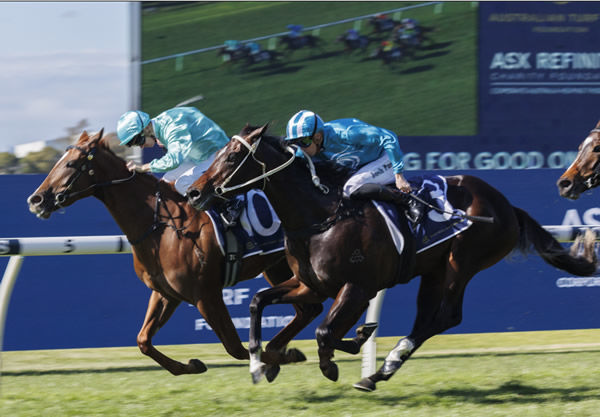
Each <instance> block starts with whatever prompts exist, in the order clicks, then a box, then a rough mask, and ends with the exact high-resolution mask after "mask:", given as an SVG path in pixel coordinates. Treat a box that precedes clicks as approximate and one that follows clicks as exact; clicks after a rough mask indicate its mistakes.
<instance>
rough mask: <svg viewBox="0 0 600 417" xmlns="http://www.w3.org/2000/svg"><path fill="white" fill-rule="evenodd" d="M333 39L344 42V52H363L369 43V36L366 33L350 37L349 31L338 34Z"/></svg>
mask: <svg viewBox="0 0 600 417" xmlns="http://www.w3.org/2000/svg"><path fill="white" fill-rule="evenodd" d="M335 41H336V42H343V43H344V51H345V52H350V53H351V52H353V51H356V50H359V51H360V52H364V51H366V50H367V47H368V46H369V43H371V38H369V37H368V36H366V35H357V36H356V37H351V36H349V33H347V32H346V33H343V34H341V35H340V36H338V37H337V38H336V40H335Z"/></svg>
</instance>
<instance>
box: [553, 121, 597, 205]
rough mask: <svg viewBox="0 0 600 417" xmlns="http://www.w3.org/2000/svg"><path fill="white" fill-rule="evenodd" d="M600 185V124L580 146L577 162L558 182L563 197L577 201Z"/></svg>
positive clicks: (575, 161)
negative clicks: (583, 194) (582, 194)
mask: <svg viewBox="0 0 600 417" xmlns="http://www.w3.org/2000/svg"><path fill="white" fill-rule="evenodd" d="M598 185H600V122H598V124H597V125H596V127H595V128H593V129H592V130H591V131H590V133H589V135H588V136H587V137H586V138H585V139H584V141H583V142H581V144H580V145H579V150H578V153H577V156H576V157H575V160H574V161H573V163H572V164H571V166H569V168H567V170H566V171H565V172H564V173H563V174H562V175H561V176H560V178H559V179H558V181H557V182H556V186H557V187H558V192H559V194H560V195H561V196H562V197H565V198H569V199H571V200H576V199H578V198H579V196H580V195H581V193H583V192H585V191H587V190H590V189H592V188H595V187H597V186H598Z"/></svg>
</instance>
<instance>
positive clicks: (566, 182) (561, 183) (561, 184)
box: [558, 179, 572, 188]
mask: <svg viewBox="0 0 600 417" xmlns="http://www.w3.org/2000/svg"><path fill="white" fill-rule="evenodd" d="M571 184H572V183H571V180H567V179H562V180H559V181H558V186H559V187H560V188H569V187H570V186H571Z"/></svg>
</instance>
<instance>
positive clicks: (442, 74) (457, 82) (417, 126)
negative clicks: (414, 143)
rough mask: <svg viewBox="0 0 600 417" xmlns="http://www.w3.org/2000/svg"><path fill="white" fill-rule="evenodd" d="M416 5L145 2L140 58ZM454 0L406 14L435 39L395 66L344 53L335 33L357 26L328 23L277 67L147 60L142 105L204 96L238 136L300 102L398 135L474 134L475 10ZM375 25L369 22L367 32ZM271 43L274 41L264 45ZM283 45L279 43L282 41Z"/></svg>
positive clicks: (278, 128)
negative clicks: (314, 43) (319, 44)
mask: <svg viewBox="0 0 600 417" xmlns="http://www.w3.org/2000/svg"><path fill="white" fill-rule="evenodd" d="M416 4H418V3H413V2H214V3H199V4H189V5H177V6H173V7H161V8H152V7H146V8H145V9H144V13H143V21H142V22H143V24H142V33H143V35H142V40H143V42H142V60H143V61H146V60H150V59H155V58H159V57H163V56H169V55H173V54H178V53H185V52H187V51H193V50H198V49H201V48H206V47H211V46H216V45H221V44H223V42H224V41H226V40H228V39H237V40H245V39H250V38H256V37H260V36H266V35H271V34H276V33H281V32H285V31H286V30H287V29H286V25H287V24H289V23H300V24H303V25H304V26H305V27H311V26H315V25H320V24H325V23H329V22H335V21H339V20H342V19H348V18H353V17H358V16H364V15H368V14H373V13H376V12H378V11H385V10H391V9H396V8H399V7H403V6H414V5H416ZM474 4H475V3H471V2H451V3H445V4H444V5H443V6H438V7H436V6H426V7H420V8H415V9H411V10H409V11H405V12H403V13H402V14H401V16H400V17H412V18H416V19H418V20H419V22H420V23H421V24H423V25H425V26H428V27H432V28H434V31H433V32H432V37H433V38H434V40H435V42H434V44H432V45H430V46H427V47H426V48H424V49H422V50H420V51H418V52H417V55H416V57H415V58H414V59H413V58H406V59H404V60H403V61H402V62H400V63H397V64H396V65H394V66H392V67H390V66H387V65H383V64H382V62H381V61H374V60H365V58H366V57H367V56H368V53H369V52H370V51H372V50H373V49H374V48H375V45H376V44H375V43H373V44H372V45H371V46H370V48H369V51H368V52H367V53H365V54H363V55H360V54H352V55H349V54H346V53H344V52H343V48H342V44H340V43H338V42H335V39H336V37H337V36H339V35H340V34H342V33H343V32H344V31H345V30H347V29H349V28H351V27H352V26H353V25H354V23H344V24H340V25H336V26H332V27H327V28H322V29H321V30H320V31H319V33H318V35H319V36H320V38H322V39H323V40H324V41H325V42H326V44H325V46H324V48H323V50H313V51H310V50H308V49H303V50H298V51H295V52H294V53H293V54H292V55H290V56H288V57H286V58H284V59H283V61H282V64H281V65H276V66H269V65H267V64H257V65H256V66H250V67H247V68H244V67H243V66H241V65H230V64H227V63H223V62H222V60H221V58H219V57H217V54H216V52H215V51H210V52H204V53H198V54H193V55H188V56H185V57H183V58H182V59H179V60H177V59H175V58H173V59H169V60H166V61H162V62H155V63H147V64H144V65H143V70H142V107H143V109H144V110H145V111H147V112H148V113H150V114H151V115H156V114H158V113H159V112H161V111H163V110H165V109H167V108H169V107H171V106H174V105H175V104H177V103H179V102H181V101H183V100H185V99H187V98H190V97H193V96H196V95H199V94H200V95H202V96H203V97H204V99H203V100H201V101H199V102H197V103H194V104H193V105H195V106H197V107H198V108H200V109H201V110H202V111H203V112H204V113H205V114H206V115H207V116H208V117H210V118H211V119H213V120H215V121H216V122H217V123H218V124H220V125H221V126H222V127H223V128H224V129H225V131H226V132H227V133H228V134H230V135H233V134H235V133H237V132H239V130H240V129H241V128H242V127H243V125H244V124H245V123H246V122H249V123H251V124H254V125H256V124H261V123H266V122H272V125H271V126H272V127H271V129H272V132H274V133H276V134H283V130H284V129H285V124H286V123H287V120H288V119H289V117H290V116H291V115H292V114H294V113H296V112H297V111H298V110H300V109H302V108H309V109H312V110H315V111H316V112H318V113H320V114H321V115H322V117H323V118H324V119H325V120H333V119H337V118H343V117H358V118H360V119H362V120H365V121H367V122H370V123H372V124H375V125H379V126H383V127H386V128H389V129H392V130H394V131H395V132H397V133H398V134H399V135H401V136H402V135H404V136H410V135H415V136H422V135H474V134H476V133H477V64H476V63H477V23H476V22H477V8H476V7H474ZM369 30H371V27H370V26H369V25H368V23H367V21H366V20H363V21H362V27H361V32H362V33H367V32H368V31H369ZM260 43H261V44H262V46H263V48H267V47H268V46H269V45H268V41H267V40H265V41H261V42H260ZM277 49H278V50H281V47H277Z"/></svg>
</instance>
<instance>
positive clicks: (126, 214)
mask: <svg viewBox="0 0 600 417" xmlns="http://www.w3.org/2000/svg"><path fill="white" fill-rule="evenodd" d="M102 134H103V131H100V132H99V133H98V134H97V135H94V136H88V134H87V133H86V132H83V133H82V134H81V136H80V138H79V140H78V141H77V143H76V144H75V145H74V146H69V148H68V149H67V151H66V153H65V154H64V155H63V157H62V158H61V159H60V160H59V161H58V162H57V163H56V165H55V166H54V167H53V168H52V170H51V171H50V173H49V174H48V176H47V177H46V179H45V180H44V181H43V182H42V184H41V185H40V186H39V187H38V189H37V190H36V191H35V192H34V193H33V194H32V195H31V196H30V197H29V198H28V199H27V202H28V204H29V210H30V211H31V212H32V213H34V214H36V215H37V216H38V217H40V218H43V219H47V218H49V217H50V215H51V214H52V213H53V212H54V211H56V210H57V209H59V208H62V207H66V206H69V205H71V204H73V203H74V202H75V201H77V200H79V199H82V198H85V197H89V196H94V197H96V198H98V199H99V200H100V201H101V202H102V203H104V205H105V206H106V208H107V209H108V211H109V212H110V213H111V215H112V216H113V218H114V219H115V221H116V222H117V224H118V225H119V227H120V228H121V230H123V232H124V233H125V235H126V236H127V239H128V240H129V242H130V243H131V244H132V251H133V263H134V268H135V272H136V274H137V276H138V277H139V278H140V279H141V280H142V281H143V282H144V284H146V285H147V286H148V287H149V288H150V289H151V290H152V293H151V295H150V301H149V303H148V309H147V311H146V316H145V319H144V323H143V325H142V328H141V330H140V332H139V334H138V336H137V344H138V346H139V348H140V350H141V352H142V353H143V354H145V355H148V356H150V357H151V358H152V359H154V360H155V361H156V362H157V363H159V364H160V365H161V366H162V367H163V368H165V369H166V370H168V371H169V372H171V373H172V374H173V375H181V374H194V373H202V372H204V371H206V366H205V365H204V363H202V362H201V361H199V360H197V359H192V360H190V361H189V363H188V364H187V365H184V364H183V363H180V362H178V361H176V360H173V359H171V358H169V357H167V356H166V355H164V354H163V353H161V352H160V351H158V350H157V349H156V348H155V347H154V346H153V345H152V337H153V336H154V334H156V332H157V331H158V329H159V328H161V327H162V326H163V325H164V324H165V323H166V322H167V321H168V320H169V318H170V317H171V315H172V314H173V312H174V311H175V309H176V308H177V306H178V305H179V304H180V303H181V302H182V301H183V302H186V303H189V304H192V305H195V306H196V307H197V309H198V311H199V312H200V313H201V314H202V315H203V316H204V318H205V319H206V321H207V323H208V324H209V325H210V327H212V329H213V330H214V331H215V333H216V335H217V336H218V337H219V339H220V340H221V342H222V343H223V345H224V347H225V349H226V350H227V352H228V353H229V354H230V355H231V356H233V357H234V358H236V359H240V360H244V359H248V358H249V354H248V350H247V349H246V348H245V347H244V346H243V345H242V343H241V341H240V338H239V336H238V334H237V331H236V328H235V326H234V324H233V322H232V320H231V317H230V316H229V312H228V310H227V307H226V306H225V303H224V301H223V296H222V289H223V280H224V278H225V277H224V270H225V257H224V255H223V254H222V252H221V251H220V249H219V245H218V242H217V240H216V236H215V230H214V228H213V225H212V222H211V220H210V218H209V217H208V215H207V214H206V213H204V212H197V211H196V210H194V209H193V208H192V207H191V206H189V205H188V204H187V202H186V200H185V198H184V197H183V196H181V195H180V194H179V193H178V192H177V191H176V190H175V188H174V187H173V186H172V185H171V184H170V183H167V182H165V181H160V180H158V179H157V178H156V177H154V176H153V175H150V174H136V173H135V172H133V173H132V172H130V171H129V170H128V169H127V167H126V164H125V161H123V160H122V159H121V158H119V157H118V156H117V155H115V154H114V153H113V152H112V151H111V150H110V149H109V147H108V143H107V142H106V141H105V140H104V139H101V138H102ZM239 271H240V272H239V277H238V280H239V281H242V280H247V279H250V278H253V277H255V276H257V275H258V274H259V273H260V272H264V275H265V278H266V279H267V280H268V281H269V282H270V283H271V284H274V283H280V282H283V281H285V280H287V279H288V278H289V277H290V276H291V271H290V269H289V267H288V266H287V263H286V260H285V256H284V253H283V250H281V251H278V252H274V253H271V254H268V255H254V256H249V257H246V258H244V259H243V260H242V263H241V265H240V268H239ZM295 308H296V311H297V313H296V317H295V318H294V320H293V321H292V322H291V323H290V324H289V325H288V326H287V327H285V328H284V329H283V330H282V331H281V332H280V333H278V334H277V336H275V338H274V343H273V345H272V346H271V347H272V348H273V350H274V352H273V353H268V354H267V358H266V359H267V361H269V362H273V361H274V360H273V359H271V356H274V357H275V358H276V361H277V362H279V361H281V360H284V361H300V360H302V359H303V358H302V353H301V352H299V351H297V350H296V349H289V350H287V351H286V350H285V346H286V345H287V342H288V341H289V340H291V339H292V338H293V337H294V336H295V335H296V334H297V332H298V331H300V330H301V329H302V328H303V327H304V326H305V325H306V324H303V323H302V321H303V320H308V321H310V320H312V318H311V315H318V314H319V313H320V310H319V311H312V310H311V311H303V310H302V308H301V307H300V306H295ZM304 316H307V318H304ZM275 339H277V340H275ZM276 368H277V367H275V368H274V369H272V370H273V372H276V371H277V369H276Z"/></svg>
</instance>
